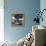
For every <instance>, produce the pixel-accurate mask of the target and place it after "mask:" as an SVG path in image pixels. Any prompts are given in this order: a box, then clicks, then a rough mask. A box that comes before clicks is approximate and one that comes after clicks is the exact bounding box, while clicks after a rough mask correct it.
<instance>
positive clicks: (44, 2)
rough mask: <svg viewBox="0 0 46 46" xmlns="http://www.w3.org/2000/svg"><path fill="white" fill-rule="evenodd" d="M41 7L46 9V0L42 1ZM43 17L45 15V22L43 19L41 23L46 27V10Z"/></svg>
mask: <svg viewBox="0 0 46 46" xmlns="http://www.w3.org/2000/svg"><path fill="white" fill-rule="evenodd" d="M40 9H41V10H43V9H46V0H41V1H40ZM42 17H43V19H44V20H43V22H42V21H41V22H40V25H42V26H45V27H46V11H45V12H44V13H43V15H42ZM45 36H46V35H45ZM45 43H46V38H45Z"/></svg>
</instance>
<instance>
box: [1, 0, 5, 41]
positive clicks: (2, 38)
mask: <svg viewBox="0 0 46 46" xmlns="http://www.w3.org/2000/svg"><path fill="white" fill-rule="evenodd" d="M3 1H4V0H0V42H3V41H4V8H3V6H4V5H3Z"/></svg>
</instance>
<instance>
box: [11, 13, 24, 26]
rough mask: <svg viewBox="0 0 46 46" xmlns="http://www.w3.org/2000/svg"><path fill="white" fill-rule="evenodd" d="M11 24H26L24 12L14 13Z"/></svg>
mask: <svg viewBox="0 0 46 46" xmlns="http://www.w3.org/2000/svg"><path fill="white" fill-rule="evenodd" d="M11 25H12V26H23V25H24V14H12V15H11Z"/></svg>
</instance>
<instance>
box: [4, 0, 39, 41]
mask: <svg viewBox="0 0 46 46" xmlns="http://www.w3.org/2000/svg"><path fill="white" fill-rule="evenodd" d="M4 2H5V3H4V5H5V7H4V35H5V40H7V41H18V40H19V39H20V38H22V37H24V36H25V35H26V34H27V33H28V32H29V31H31V27H32V24H33V22H32V21H33V19H34V17H36V14H35V13H36V12H38V11H39V9H40V0H4ZM19 10H20V11H22V12H24V15H25V25H24V26H23V27H11V26H10V24H9V23H10V16H11V14H12V12H14V11H19Z"/></svg>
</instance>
